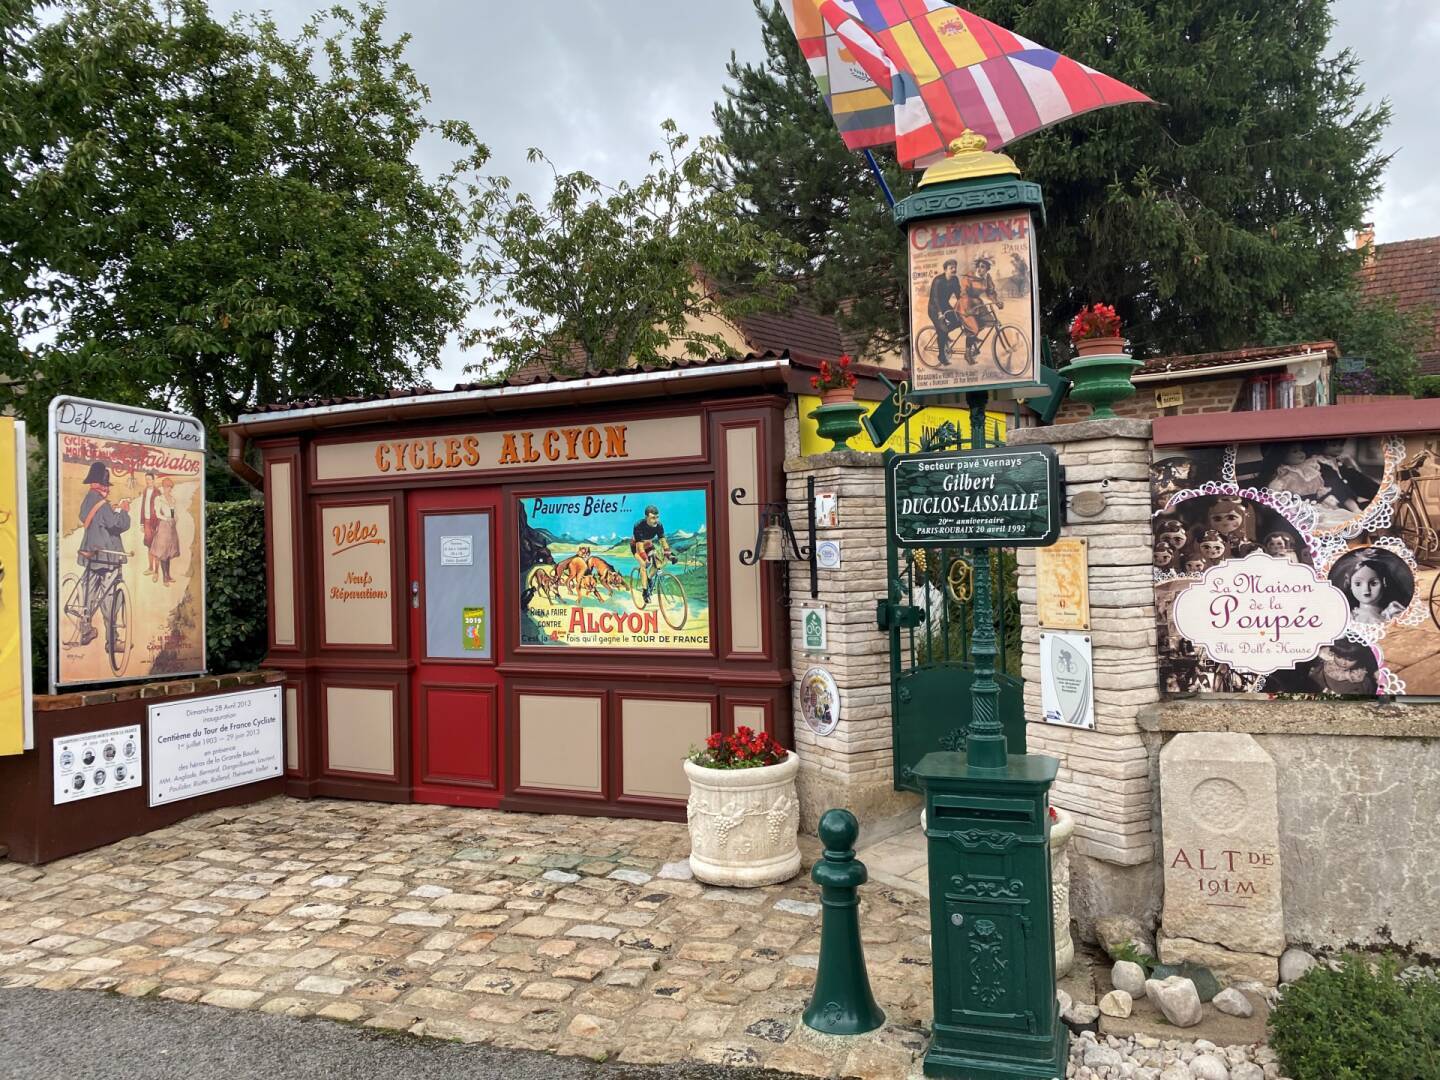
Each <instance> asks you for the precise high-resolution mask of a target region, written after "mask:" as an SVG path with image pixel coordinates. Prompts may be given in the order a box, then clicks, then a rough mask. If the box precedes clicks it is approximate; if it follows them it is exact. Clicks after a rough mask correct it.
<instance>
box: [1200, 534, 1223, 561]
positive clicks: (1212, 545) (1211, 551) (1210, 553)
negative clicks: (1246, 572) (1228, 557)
mask: <svg viewBox="0 0 1440 1080" xmlns="http://www.w3.org/2000/svg"><path fill="white" fill-rule="evenodd" d="M1200 554H1201V555H1204V556H1205V558H1206V560H1207V561H1209V562H1212V563H1214V562H1219V561H1220V560H1221V559H1223V558H1224V557H1225V541H1224V540H1222V539H1220V537H1218V536H1217V537H1215V538H1213V539H1207V540H1201V541H1200Z"/></svg>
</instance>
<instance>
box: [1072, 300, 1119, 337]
mask: <svg viewBox="0 0 1440 1080" xmlns="http://www.w3.org/2000/svg"><path fill="white" fill-rule="evenodd" d="M1119 336H1120V316H1119V315H1116V314H1115V309H1114V308H1113V307H1112V306H1110V305H1109V304H1089V305H1087V306H1085V307H1082V308H1081V309H1080V313H1079V314H1078V315H1076V316H1075V318H1073V319H1072V320H1070V340H1071V341H1072V342H1074V343H1075V344H1077V345H1078V344H1080V342H1082V341H1089V340H1091V339H1092V338H1106V337H1119Z"/></svg>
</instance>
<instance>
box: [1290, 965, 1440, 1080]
mask: <svg viewBox="0 0 1440 1080" xmlns="http://www.w3.org/2000/svg"><path fill="white" fill-rule="evenodd" d="M1398 968H1399V965H1398V963H1397V962H1396V960H1395V958H1394V957H1393V956H1384V957H1381V958H1380V959H1379V961H1377V962H1374V963H1372V962H1371V961H1370V960H1369V959H1368V958H1366V957H1362V956H1348V957H1346V959H1345V962H1344V964H1343V965H1342V966H1341V969H1340V970H1339V971H1331V970H1330V969H1329V968H1328V967H1326V966H1325V965H1323V964H1321V965H1318V966H1316V967H1315V968H1312V969H1311V970H1310V971H1309V973H1307V974H1306V975H1305V976H1304V977H1303V978H1301V979H1299V980H1298V981H1296V982H1295V983H1292V984H1291V985H1290V986H1288V987H1287V988H1286V990H1285V996H1284V997H1283V998H1282V999H1281V1001H1280V1004H1279V1005H1278V1006H1277V1007H1276V1009H1275V1011H1274V1012H1273V1013H1271V1014H1270V1045H1271V1046H1272V1047H1273V1048H1274V1050H1275V1052H1276V1053H1277V1054H1279V1055H1280V1063H1281V1066H1282V1067H1283V1071H1284V1074H1285V1075H1286V1076H1288V1077H1292V1078H1293V1080H1440V980H1437V979H1434V978H1420V979H1412V980H1400V979H1397V978H1396V977H1395V975H1396V972H1397V970H1398Z"/></svg>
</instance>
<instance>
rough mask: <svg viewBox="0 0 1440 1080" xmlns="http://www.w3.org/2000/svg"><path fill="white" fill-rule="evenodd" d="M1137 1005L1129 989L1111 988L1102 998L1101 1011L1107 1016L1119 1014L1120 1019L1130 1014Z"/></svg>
mask: <svg viewBox="0 0 1440 1080" xmlns="http://www.w3.org/2000/svg"><path fill="white" fill-rule="evenodd" d="M1134 1007H1135V1001H1134V999H1133V998H1132V997H1131V996H1130V994H1129V993H1128V992H1127V991H1124V990H1111V991H1110V992H1109V993H1108V994H1106V995H1105V996H1104V997H1102V998H1101V999H1100V1011H1101V1012H1102V1013H1104V1014H1105V1015H1106V1016H1118V1017H1119V1018H1120V1019H1122V1020H1123V1019H1124V1018H1125V1017H1127V1016H1129V1015H1130V1011H1131V1010H1132V1009H1133V1008H1134Z"/></svg>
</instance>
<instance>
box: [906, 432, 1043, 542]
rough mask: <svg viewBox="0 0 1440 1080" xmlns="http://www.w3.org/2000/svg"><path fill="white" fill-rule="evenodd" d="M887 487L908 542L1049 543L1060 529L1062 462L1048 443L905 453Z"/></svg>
mask: <svg viewBox="0 0 1440 1080" xmlns="http://www.w3.org/2000/svg"><path fill="white" fill-rule="evenodd" d="M889 468H890V472H889V476H888V482H887V484H886V487H887V489H888V493H889V496H890V509H891V520H892V522H893V526H892V527H893V529H894V540H895V542H896V543H897V544H900V545H902V546H905V547H942V546H947V545H958V546H962V547H1044V546H1046V545H1048V544H1053V543H1054V542H1055V539H1056V537H1058V536H1059V535H1060V523H1061V507H1062V500H1061V496H1060V463H1059V461H1058V459H1057V458H1056V456H1055V451H1054V450H1053V449H1051V448H1050V447H1048V446H1023V447H1016V448H1015V449H996V450H963V451H952V452H941V453H938V454H905V455H901V456H896V457H893V458H891V459H890V463H889Z"/></svg>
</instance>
